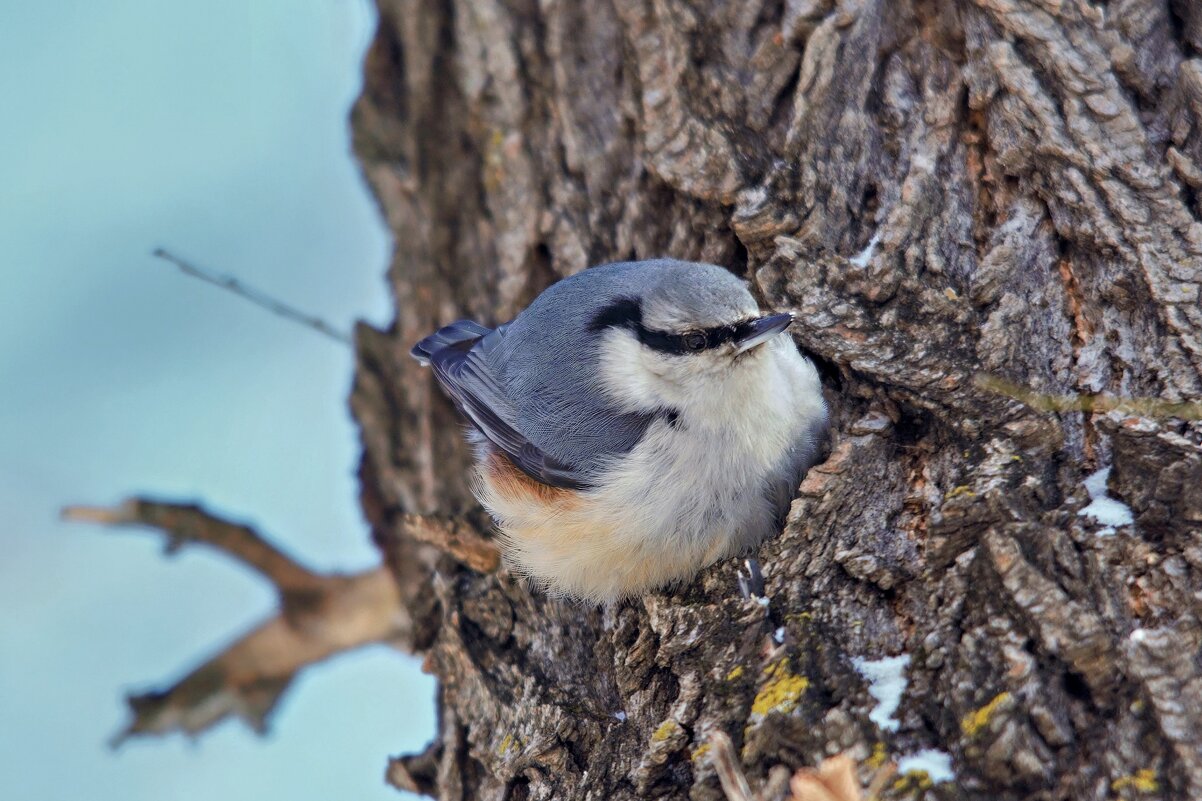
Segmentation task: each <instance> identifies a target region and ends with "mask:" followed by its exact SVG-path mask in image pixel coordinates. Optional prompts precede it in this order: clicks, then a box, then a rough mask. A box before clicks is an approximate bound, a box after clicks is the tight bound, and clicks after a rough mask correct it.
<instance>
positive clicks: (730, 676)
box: [726, 665, 743, 681]
mask: <svg viewBox="0 0 1202 801" xmlns="http://www.w3.org/2000/svg"><path fill="white" fill-rule="evenodd" d="M742 675H743V666H742V665H736V666H735V667H733V668H731V671H730V672H729V673H727V674H726V680H727V681H738V680H739V678H740V677H742Z"/></svg>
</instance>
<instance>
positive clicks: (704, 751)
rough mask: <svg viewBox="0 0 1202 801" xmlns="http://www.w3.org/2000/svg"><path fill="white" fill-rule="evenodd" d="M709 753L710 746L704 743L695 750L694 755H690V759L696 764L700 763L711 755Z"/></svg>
mask: <svg viewBox="0 0 1202 801" xmlns="http://www.w3.org/2000/svg"><path fill="white" fill-rule="evenodd" d="M709 752H710V744H709V743H702V744H701V745H699V746H697V747H696V748H694V749H693V753H692V754H691V755H690V757H689V758H690V759H692V760H693V761H694V762H699V761H700V760H702V759H705V758H706V756H708V755H709Z"/></svg>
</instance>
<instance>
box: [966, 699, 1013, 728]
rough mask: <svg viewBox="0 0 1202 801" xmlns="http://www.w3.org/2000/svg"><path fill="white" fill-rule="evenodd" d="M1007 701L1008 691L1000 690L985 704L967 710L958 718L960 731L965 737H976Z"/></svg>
mask: <svg viewBox="0 0 1202 801" xmlns="http://www.w3.org/2000/svg"><path fill="white" fill-rule="evenodd" d="M1009 701H1010V693H1008V692H1000V693H998V694H997V695H995V696H993V698H992V699H991V700H990V701H989V703H987V704H985V706H983V707H981V708H979V709H975V710H973V711H972V712H969V713H968V714H967V715H965V716H964V717H963V718H961V719H960V731H962V732H963V733H964V736H965V737H976V736H977V735H978V734H980V733H981V732H982V731H983V730H984V729H985V727H986V726H988V725H989V721H990V720H991V719H992V718H993V716H994V715H996V714H997V711H998V710H999V709H1001V708H1002V706H1003V705H1004V704H1007V703H1009Z"/></svg>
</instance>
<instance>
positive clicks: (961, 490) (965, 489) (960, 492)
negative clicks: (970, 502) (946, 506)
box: [945, 484, 977, 501]
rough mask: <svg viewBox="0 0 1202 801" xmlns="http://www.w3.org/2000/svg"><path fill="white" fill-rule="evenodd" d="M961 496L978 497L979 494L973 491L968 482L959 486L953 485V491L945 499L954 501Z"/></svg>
mask: <svg viewBox="0 0 1202 801" xmlns="http://www.w3.org/2000/svg"><path fill="white" fill-rule="evenodd" d="M961 496H963V497H965V498H975V497H977V494H976V493H975V492H973V491H972V488H971V487H969V486H968V485H967V484H961V485H960V486H958V487H952V489H951V491H950V492H948V494H947V495H946V496H945V500H949V501H952V500H955V499H956V498H959V497H961Z"/></svg>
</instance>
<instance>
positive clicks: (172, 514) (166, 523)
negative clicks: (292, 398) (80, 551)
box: [62, 498, 323, 593]
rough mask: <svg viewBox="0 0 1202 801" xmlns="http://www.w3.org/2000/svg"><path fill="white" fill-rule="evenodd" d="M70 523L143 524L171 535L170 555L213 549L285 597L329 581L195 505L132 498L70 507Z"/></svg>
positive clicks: (241, 527) (247, 531) (67, 513)
mask: <svg viewBox="0 0 1202 801" xmlns="http://www.w3.org/2000/svg"><path fill="white" fill-rule="evenodd" d="M62 517H63V519H64V520H71V521H76V522H83V523H100V524H102V525H106V526H143V527H146V528H153V529H156V530H158V531H161V532H163V533H164V534H166V535H167V552H168V553H169V554H170V553H175V552H176V551H178V550H179V549H180V548H182V547H183V546H184V545H188V544H198V545H207V546H209V547H210V548H215V549H216V550H218V551H221V552H222V553H224V554H226V555H227V556H229V557H231V558H233V559H234V560H235V561H238V562H241V563H242V564H244V565H246V566H247V567H250V568H251V569H253V570H255V571H257V572H258V573H259V574H260V575H262V576H263V577H264V578H265V579H267V580H268V581H270V582H271V583H272V584H274V585H275V586H276V588H277V589H278V590H279V591H280V592H281V593H296V592H305V591H307V590H311V589H312V588H313V587H315V586H317V585H318V584H320V583H321V581H322V580H323V577H322V576H319V575H317V574H316V573H314V572H313V571H311V570H309V569H308V568H306V567H303V566H302V565H301V564H300V563H299V562H297V561H296V560H295V559H293V558H292V557H291V556H289V555H288V554H286V553H284V552H283V551H282V550H280V549H279V548H277V547H276V546H274V545H272V544H271V543H270V542H268V541H267V540H266V539H265V538H264V537H263V536H261V535H260V534H259V533H258V532H256V531H255V530H253V529H252V528H250V527H249V526H245V525H240V524H238V523H231V522H229V521H228V520H222V519H221V518H219V517H215V516H213V515H211V514H210V513H208V512H206V511H205V510H204V509H202V508H201V507H199V506H196V505H195V504H179V503H163V502H159V501H150V500H146V499H143V498H129V499H127V500H125V501H123V502H122V503H120V504H118V505H117V506H113V507H100V506H68V507H66V508H65V509H63V511H62Z"/></svg>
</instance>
